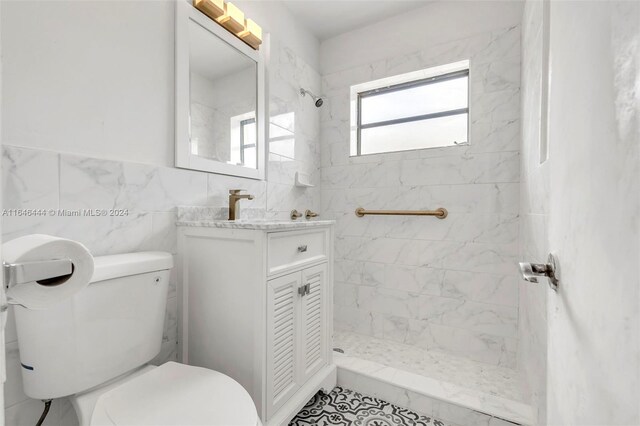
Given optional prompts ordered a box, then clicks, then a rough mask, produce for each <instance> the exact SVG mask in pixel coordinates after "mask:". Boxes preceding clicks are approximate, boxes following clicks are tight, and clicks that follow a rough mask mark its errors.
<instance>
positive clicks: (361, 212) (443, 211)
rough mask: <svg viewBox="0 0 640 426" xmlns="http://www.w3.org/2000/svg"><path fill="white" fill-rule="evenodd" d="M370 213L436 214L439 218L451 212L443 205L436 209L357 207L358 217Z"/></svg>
mask: <svg viewBox="0 0 640 426" xmlns="http://www.w3.org/2000/svg"><path fill="white" fill-rule="evenodd" d="M368 214H377V215H385V216H435V217H437V218H438V219H444V218H445V217H447V215H448V214H449V212H447V209H445V208H443V207H440V208H439V209H435V210H365V209H363V208H362V207H358V208H357V209H356V216H358V217H362V216H364V215H368Z"/></svg>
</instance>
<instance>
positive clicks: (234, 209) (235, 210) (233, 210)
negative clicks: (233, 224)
mask: <svg viewBox="0 0 640 426" xmlns="http://www.w3.org/2000/svg"><path fill="white" fill-rule="evenodd" d="M241 191H244V189H230V190H229V220H236V219H238V216H240V208H239V207H238V201H240V200H242V199H247V200H253V195H250V194H240V192H241Z"/></svg>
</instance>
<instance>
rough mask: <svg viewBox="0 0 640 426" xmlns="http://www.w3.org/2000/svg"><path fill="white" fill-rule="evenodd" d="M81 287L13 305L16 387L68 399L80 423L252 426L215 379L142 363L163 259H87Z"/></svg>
mask: <svg viewBox="0 0 640 426" xmlns="http://www.w3.org/2000/svg"><path fill="white" fill-rule="evenodd" d="M94 261H95V269H94V274H93V278H92V281H91V283H90V285H89V286H87V287H86V288H85V289H83V290H82V291H80V292H79V293H78V294H76V295H75V296H73V297H72V298H70V299H69V300H67V301H65V302H62V303H59V304H56V305H54V306H53V307H51V308H49V309H45V310H29V309H26V308H24V307H21V306H16V307H15V316H16V329H17V332H18V345H19V349H20V361H21V363H22V366H23V369H22V383H23V387H24V392H25V394H26V395H27V396H29V397H31V398H34V399H42V400H47V399H55V398H61V397H69V399H70V400H71V403H72V404H73V407H74V409H75V411H76V414H77V415H78V419H79V422H80V425H81V426H88V425H95V426H98V425H100V426H102V425H136V426H138V425H140V426H142V425H194V426H195V425H211V426H256V425H258V426H260V425H261V423H260V420H259V417H258V414H257V410H256V407H255V405H254V403H253V400H252V399H251V396H250V395H249V393H248V392H247V391H246V390H245V389H244V388H243V387H242V386H241V385H240V383H238V382H236V381H235V380H233V379H232V378H231V377H228V376H226V375H224V374H222V373H220V372H217V371H213V370H209V369H206V368H201V367H195V366H189V365H184V364H179V363H176V362H167V363H165V364H162V365H160V366H153V365H149V362H150V361H151V360H152V359H154V358H155V357H156V356H157V355H158V353H159V352H160V348H161V344H162V334H163V324H164V316H165V306H166V301H167V291H168V281H169V271H170V269H171V268H172V267H173V257H172V256H171V255H170V254H168V253H160V252H146V253H131V254H123V255H115V256H102V257H96V258H95V259H94Z"/></svg>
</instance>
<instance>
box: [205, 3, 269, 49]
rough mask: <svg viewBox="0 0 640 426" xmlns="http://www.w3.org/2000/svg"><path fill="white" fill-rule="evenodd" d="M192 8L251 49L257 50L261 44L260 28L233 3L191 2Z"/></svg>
mask: <svg viewBox="0 0 640 426" xmlns="http://www.w3.org/2000/svg"><path fill="white" fill-rule="evenodd" d="M193 6H194V7H195V8H196V9H198V10H199V11H201V12H202V13H204V14H205V15H207V16H208V17H209V18H211V19H212V20H214V21H216V22H217V23H218V24H220V25H222V26H223V27H224V28H226V29H227V30H228V31H229V32H231V33H233V34H234V35H235V36H236V37H238V38H239V39H240V40H242V41H244V42H245V43H247V44H248V45H249V46H251V48H253V49H255V50H258V48H259V47H260V44H262V28H260V25H258V24H256V23H255V22H254V21H252V20H251V19H245V17H244V12H242V10H240V9H239V8H238V7H237V6H236V5H234V4H233V3H227V2H225V1H224V0H193Z"/></svg>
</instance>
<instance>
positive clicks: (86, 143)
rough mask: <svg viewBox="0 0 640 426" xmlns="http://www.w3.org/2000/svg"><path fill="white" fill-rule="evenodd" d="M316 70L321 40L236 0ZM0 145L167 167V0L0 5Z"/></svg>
mask: <svg viewBox="0 0 640 426" xmlns="http://www.w3.org/2000/svg"><path fill="white" fill-rule="evenodd" d="M237 4H238V6H239V7H241V8H242V9H243V10H244V11H245V13H246V15H247V16H248V17H251V18H252V19H253V20H254V21H256V22H257V23H258V24H260V25H262V26H263V28H264V29H265V31H270V32H271V33H272V35H273V36H274V38H275V39H276V40H280V41H283V42H285V43H286V45H287V46H290V48H291V49H292V51H294V52H296V54H297V55H299V56H300V57H301V58H302V59H303V60H304V61H305V62H307V63H308V64H309V65H310V66H311V68H314V69H317V64H318V50H319V44H318V41H317V40H316V38H315V37H314V36H313V35H312V34H310V33H309V32H308V31H306V30H305V29H304V28H303V27H302V26H301V25H300V24H298V23H297V21H296V20H295V19H294V17H293V16H292V15H291V13H290V12H289V11H288V10H287V9H286V8H285V7H284V6H282V5H280V4H278V3H275V2H252V1H240V2H237ZM2 8H3V13H2V22H1V25H0V27H1V31H2V35H3V49H4V51H3V55H4V57H5V70H4V75H3V79H4V81H5V86H6V89H5V93H4V94H3V95H4V96H3V99H2V103H3V110H4V115H5V120H6V121H5V122H6V123H7V125H6V126H4V128H3V129H2V131H3V143H5V144H9V145H18V146H24V147H31V148H41V149H47V150H55V151H60V152H67V153H74V154H81V155H86V156H90V157H98V158H105V159H113V160H125V161H132V162H139V163H145V164H155V165H162V166H173V163H174V124H173V121H174V119H173V117H174V99H173V98H174V82H173V78H174V60H173V54H174V8H175V5H174V2H173V1H168V0H165V1H118V2H105V1H60V2H58V1H56V2H50V1H40V2H38V1H36V2H21V1H15V2H2Z"/></svg>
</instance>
